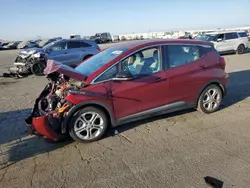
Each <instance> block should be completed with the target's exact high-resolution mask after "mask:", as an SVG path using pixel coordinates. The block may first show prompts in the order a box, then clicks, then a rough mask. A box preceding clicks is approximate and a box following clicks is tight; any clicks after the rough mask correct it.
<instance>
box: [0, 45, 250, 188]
mask: <svg viewBox="0 0 250 188" xmlns="http://www.w3.org/2000/svg"><path fill="white" fill-rule="evenodd" d="M102 48H103V46H102ZM16 53H17V51H15V50H14V51H2V52H0V73H2V72H4V71H6V70H7V67H8V66H11V64H12V63H13V62H14V59H15V56H16ZM224 57H225V59H226V71H227V72H228V73H229V74H230V82H229V87H228V95H227V97H226V98H225V100H224V101H223V104H222V107H221V109H220V110H219V111H218V112H216V113H213V114H210V115H204V114H202V113H199V112H197V111H192V110H189V111H185V112H179V113H173V114H168V115H164V116H159V117H155V118H150V119H146V120H143V121H139V122H135V123H131V124H128V125H124V126H121V127H119V128H117V129H116V130H110V131H109V132H108V135H107V136H106V137H105V138H104V139H102V140H100V141H98V142H94V143H90V144H80V143H76V142H72V141H68V142H63V143H56V144H55V143H47V142H45V141H44V140H43V139H42V138H36V137H33V136H29V135H28V133H27V132H26V126H25V124H24V118H26V116H27V115H28V114H29V112H30V110H31V108H32V106H33V103H34V100H35V99H36V97H37V96H38V94H39V93H40V91H41V89H43V87H44V86H45V84H46V83H47V80H46V78H44V77H36V76H29V77H28V78H24V79H13V78H0V88H1V89H0V187H1V188H14V187H17V188H20V187H22V188H31V187H32V188H33V187H35V188H43V187H44V188H60V187H62V188H67V187H70V188H83V187H91V188H92V187H93V188H95V187H101V188H106V187H107V188H109V187H111V188H113V187H127V188H130V187H142V188H144V187H152V188H155V187H159V188H160V187H162V188H167V187H171V188H175V187H176V188H184V187H185V188H191V187H192V188H196V187H197V188H203V187H208V186H207V185H206V184H205V182H204V180H203V178H204V177H205V176H213V177H215V178H218V179H221V180H222V181H224V182H225V187H237V188H240V187H243V188H246V187H249V185H250V178H249V174H250V123H249V122H250V99H249V96H250V53H249V52H248V53H246V54H244V55H226V56H224ZM115 132H118V134H115ZM223 188H224V187H223Z"/></svg>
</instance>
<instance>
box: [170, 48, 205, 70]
mask: <svg viewBox="0 0 250 188" xmlns="http://www.w3.org/2000/svg"><path fill="white" fill-rule="evenodd" d="M167 49H168V50H167V54H168V63H169V66H168V67H169V68H173V67H179V66H182V65H185V64H188V63H192V62H194V61H196V60H198V59H199V58H200V52H199V48H198V47H197V46H193V45H169V46H168V48H167Z"/></svg>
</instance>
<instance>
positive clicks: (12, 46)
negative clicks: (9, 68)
mask: <svg viewBox="0 0 250 188" xmlns="http://www.w3.org/2000/svg"><path fill="white" fill-rule="evenodd" d="M21 42H22V41H13V42H9V43H8V44H6V45H4V46H2V47H3V50H13V49H17V46H18V44H20V43H21Z"/></svg>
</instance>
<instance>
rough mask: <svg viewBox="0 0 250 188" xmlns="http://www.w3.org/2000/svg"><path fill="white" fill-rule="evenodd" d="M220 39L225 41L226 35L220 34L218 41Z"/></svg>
mask: <svg viewBox="0 0 250 188" xmlns="http://www.w3.org/2000/svg"><path fill="white" fill-rule="evenodd" d="M218 39H220V40H225V35H224V34H218V35H217V40H218Z"/></svg>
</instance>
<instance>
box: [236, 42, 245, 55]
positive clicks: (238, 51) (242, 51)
mask: <svg viewBox="0 0 250 188" xmlns="http://www.w3.org/2000/svg"><path fill="white" fill-rule="evenodd" d="M244 52H245V46H244V45H243V44H241V45H239V46H238V48H237V50H236V54H243V53H244Z"/></svg>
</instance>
